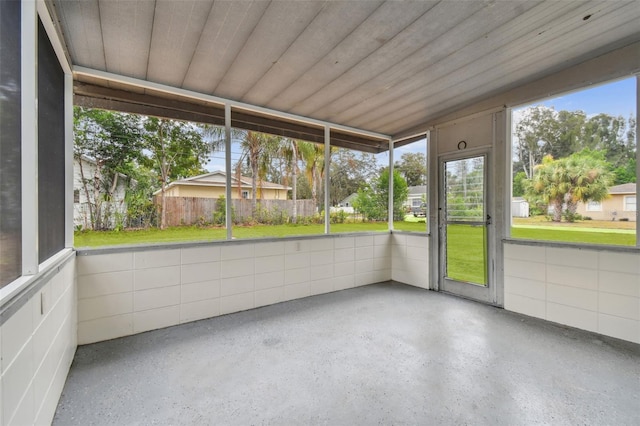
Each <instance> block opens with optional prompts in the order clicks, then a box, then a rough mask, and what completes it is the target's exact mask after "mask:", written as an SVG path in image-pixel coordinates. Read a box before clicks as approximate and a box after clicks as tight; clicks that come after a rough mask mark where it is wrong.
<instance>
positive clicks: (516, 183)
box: [513, 170, 527, 197]
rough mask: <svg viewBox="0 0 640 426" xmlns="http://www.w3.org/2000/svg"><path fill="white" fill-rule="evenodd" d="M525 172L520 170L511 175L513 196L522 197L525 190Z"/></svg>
mask: <svg viewBox="0 0 640 426" xmlns="http://www.w3.org/2000/svg"><path fill="white" fill-rule="evenodd" d="M526 181H527V174H526V173H525V172H523V171H522V170H521V171H519V172H518V173H516V174H515V175H513V196H514V197H522V196H523V195H524V192H525V187H526Z"/></svg>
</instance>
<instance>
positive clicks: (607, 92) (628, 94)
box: [518, 77, 637, 118]
mask: <svg viewBox="0 0 640 426" xmlns="http://www.w3.org/2000/svg"><path fill="white" fill-rule="evenodd" d="M531 105H544V106H547V107H552V106H553V107H554V108H555V110H556V111H561V110H566V111H577V110H582V111H584V112H585V113H586V114H587V115H588V116H589V115H595V114H599V113H601V112H604V113H607V114H609V115H613V116H619V115H621V116H623V117H624V118H629V115H633V116H634V117H636V115H637V114H636V79H635V77H631V78H627V79H624V80H619V81H615V82H613V83H607V84H604V85H600V86H596V87H594V88H591V89H587V90H580V91H578V92H573V93H569V94H566V95H562V96H558V97H555V98H551V99H547V100H545V101H541V102H534V103H533V104H531ZM527 106H529V105H527ZM527 106H525V107H523V108H526V107H527ZM518 109H521V108H518Z"/></svg>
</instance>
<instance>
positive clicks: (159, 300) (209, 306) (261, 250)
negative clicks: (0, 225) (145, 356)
mask: <svg viewBox="0 0 640 426" xmlns="http://www.w3.org/2000/svg"><path fill="white" fill-rule="evenodd" d="M390 239H391V236H390V235H389V234H381V235H362V236H350V235H346V236H331V237H325V238H315V239H291V240H286V241H268V242H266V241H265V242H259V241H256V242H249V241H246V242H241V243H213V244H203V245H197V246H190V247H189V246H185V247H184V248H181V247H178V248H168V249H159V250H146V251H134V250H131V251H122V252H115V253H105V254H91V252H85V254H86V255H83V254H81V255H80V256H78V258H77V264H78V266H77V267H78V341H79V343H80V344H86V343H92V342H98V341H101V340H108V339H113V338H116V337H121V336H127V335H131V334H136V333H141V332H144V331H148V330H154V329H158V328H163V327H168V326H172V325H176V324H182V323H186V322H190V321H196V320H199V319H204V318H210V317H215V316H218V315H223V314H229V313H232V312H239V311H244V310H247V309H252V308H257V307H260V306H266V305H271V304H274V303H278V302H284V301H287V300H293V299H299V298H302V297H307V296H311V295H317V294H323V293H329V292H333V291H338V290H344V289H348V288H352V287H357V286H362V285H367V284H373V283H377V282H382V281H387V280H390V279H391V275H392V266H391V256H390ZM425 241H426V239H425Z"/></svg>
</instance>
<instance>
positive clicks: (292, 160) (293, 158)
mask: <svg viewBox="0 0 640 426" xmlns="http://www.w3.org/2000/svg"><path fill="white" fill-rule="evenodd" d="M298 144H299V142H298V141H296V140H295V139H289V138H287V139H284V140H283V144H282V145H281V146H280V153H281V155H282V158H283V159H284V163H285V167H286V169H287V176H291V179H292V190H291V199H292V200H293V212H292V213H293V214H292V217H291V222H292V223H296V222H297V221H298V173H299V172H300V168H299V167H298V159H299V158H300V149H299V147H298ZM288 181H289V179H288V177H287V179H285V181H284V183H285V185H286V184H288Z"/></svg>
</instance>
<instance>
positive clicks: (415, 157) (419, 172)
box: [394, 152, 427, 186]
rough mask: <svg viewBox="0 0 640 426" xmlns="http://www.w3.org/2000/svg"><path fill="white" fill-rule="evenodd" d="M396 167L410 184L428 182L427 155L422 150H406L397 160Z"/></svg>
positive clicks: (424, 183) (415, 184)
mask: <svg viewBox="0 0 640 426" xmlns="http://www.w3.org/2000/svg"><path fill="white" fill-rule="evenodd" d="M394 169H395V170H397V171H398V172H399V173H400V174H401V175H402V176H403V177H404V179H405V180H406V181H407V185H408V186H418V185H426V184H427V156H426V155H425V154H424V153H422V152H405V153H404V154H402V156H401V157H400V161H396V163H395V165H394Z"/></svg>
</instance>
